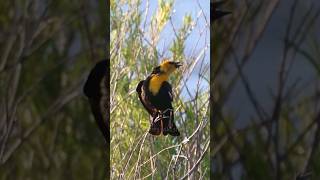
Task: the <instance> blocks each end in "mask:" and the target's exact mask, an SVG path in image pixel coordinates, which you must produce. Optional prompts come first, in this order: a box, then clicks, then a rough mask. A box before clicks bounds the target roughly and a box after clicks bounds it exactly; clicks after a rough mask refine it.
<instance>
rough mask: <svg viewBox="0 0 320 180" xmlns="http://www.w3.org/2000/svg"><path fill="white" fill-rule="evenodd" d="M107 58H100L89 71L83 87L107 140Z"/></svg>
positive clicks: (108, 136) (108, 135)
mask: <svg viewBox="0 0 320 180" xmlns="http://www.w3.org/2000/svg"><path fill="white" fill-rule="evenodd" d="M108 62H109V61H108V60H106V59H105V60H102V61H100V62H99V63H97V64H96V65H95V67H94V68H93V69H92V70H91V71H90V74H89V76H88V79H87V81H86V82H85V85H84V87H83V92H84V94H85V95H86V96H87V97H88V99H89V102H90V106H91V111H92V114H93V115H94V118H95V120H96V123H97V124H98V126H99V128H100V130H101V132H102V134H103V136H104V138H105V139H106V141H107V142H108V141H109V139H110V131H109V121H108V120H109V118H108V117H107V111H108V107H106V106H108V97H105V96H107V94H108V93H107V92H105V91H107V87H106V84H107V83H105V81H106V77H107V76H106V75H107V67H108ZM104 101H105V102H104Z"/></svg>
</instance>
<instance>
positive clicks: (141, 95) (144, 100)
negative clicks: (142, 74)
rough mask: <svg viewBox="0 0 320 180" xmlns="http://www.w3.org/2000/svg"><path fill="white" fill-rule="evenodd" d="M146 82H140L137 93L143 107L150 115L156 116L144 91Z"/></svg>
mask: <svg viewBox="0 0 320 180" xmlns="http://www.w3.org/2000/svg"><path fill="white" fill-rule="evenodd" d="M144 82H145V81H144V80H142V81H140V82H139V84H138V86H137V88H136V91H137V93H138V96H139V99H140V102H141V103H142V105H143V107H144V108H145V109H146V110H147V111H148V113H149V114H150V115H153V114H154V110H153V109H154V108H153V107H152V106H151V105H150V102H148V99H147V98H146V92H145V90H144V87H143V85H144Z"/></svg>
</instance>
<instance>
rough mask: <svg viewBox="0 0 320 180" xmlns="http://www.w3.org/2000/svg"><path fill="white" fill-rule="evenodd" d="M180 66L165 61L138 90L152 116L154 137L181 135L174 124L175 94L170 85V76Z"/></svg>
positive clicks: (151, 130) (141, 82)
mask: <svg viewBox="0 0 320 180" xmlns="http://www.w3.org/2000/svg"><path fill="white" fill-rule="evenodd" d="M180 66H181V63H180V62H173V61H169V60H165V61H163V62H162V63H161V64H160V66H157V67H155V68H154V69H153V71H152V73H151V74H150V75H149V76H148V77H147V79H146V80H143V81H140V82H139V84H138V86H137V88H136V91H137V93H138V96H139V99H140V101H141V103H142V104H143V106H144V108H145V109H146V110H147V111H148V112H149V114H150V115H151V118H152V120H151V126H150V130H149V133H150V134H152V135H160V134H161V132H162V134H163V135H167V134H170V135H172V136H179V135H180V133H179V131H178V129H177V127H176V125H175V123H174V111H173V107H172V104H171V102H172V100H173V93H172V87H171V85H170V84H169V83H168V79H169V76H170V74H171V73H173V72H174V71H175V70H176V69H177V68H179V67H180Z"/></svg>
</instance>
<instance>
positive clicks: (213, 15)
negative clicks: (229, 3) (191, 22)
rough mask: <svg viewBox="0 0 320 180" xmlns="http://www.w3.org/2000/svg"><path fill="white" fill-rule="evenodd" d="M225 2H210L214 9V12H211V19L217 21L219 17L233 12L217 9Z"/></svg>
mask: <svg viewBox="0 0 320 180" xmlns="http://www.w3.org/2000/svg"><path fill="white" fill-rule="evenodd" d="M224 3H225V1H218V2H211V3H210V6H211V9H213V13H211V19H212V20H213V21H216V20H217V19H219V18H221V17H223V16H225V15H228V14H230V13H231V12H228V11H221V10H218V9H217V8H219V7H220V6H221V5H222V4H224Z"/></svg>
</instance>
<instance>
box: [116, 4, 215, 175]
mask: <svg viewBox="0 0 320 180" xmlns="http://www.w3.org/2000/svg"><path fill="white" fill-rule="evenodd" d="M149 3H152V2H151V1H150V2H149V1H139V0H130V1H129V0H128V1H119V2H116V1H112V2H111V13H110V14H111V18H110V21H111V26H110V31H111V33H110V34H111V43H110V47H111V48H110V49H111V50H110V55H111V65H110V66H111V82H110V85H111V88H110V89H111V92H110V103H111V109H110V111H111V157H110V158H111V164H112V166H111V178H112V179H118V178H121V179H135V178H137V179H143V178H147V179H151V178H155V179H164V178H165V177H167V178H169V179H173V178H179V177H183V176H184V175H187V173H188V172H189V173H190V175H189V176H190V177H191V178H195V179H199V178H200V177H208V175H209V173H208V170H209V160H208V156H207V152H208V145H209V119H208V117H209V114H208V113H209V111H208V107H209V106H208V94H209V93H208V88H207V89H200V87H199V86H197V85H196V86H194V87H196V90H195V93H194V92H191V91H190V89H189V88H190V87H188V85H186V83H185V82H186V79H187V78H188V77H190V75H191V74H192V75H194V74H195V73H194V67H195V65H197V64H201V67H200V71H199V73H198V74H197V75H196V76H197V77H196V78H197V79H198V82H197V81H196V83H197V84H198V85H199V83H200V81H205V79H204V77H205V76H206V75H207V74H208V68H207V67H208V66H207V65H206V64H205V63H204V61H203V56H204V55H203V54H201V53H200V52H198V51H194V53H192V54H190V57H186V56H185V55H184V54H185V52H186V51H187V50H189V49H185V42H186V39H188V36H189V33H188V31H193V30H194V29H192V28H191V25H193V26H194V27H196V28H199V27H198V26H197V24H196V25H194V20H192V18H191V16H190V15H188V14H187V15H185V16H184V19H185V20H184V21H183V25H182V27H180V28H177V27H175V25H174V24H173V23H172V18H174V15H173V9H174V5H175V2H174V1H165V0H159V1H158V7H157V8H156V9H155V10H153V9H152V8H150V6H149ZM203 16H204V15H202V16H201V18H203ZM170 25H171V26H170ZM194 27H193V28H194ZM165 28H173V29H174V30H177V31H175V37H174V39H173V40H172V44H171V45H170V47H169V48H167V49H166V48H164V51H167V52H171V54H172V57H174V59H175V60H179V61H182V62H183V63H184V67H183V69H182V70H181V71H179V72H176V73H175V74H174V75H173V77H172V78H171V80H170V82H171V83H172V85H173V87H174V93H175V98H174V104H173V106H174V107H175V122H176V123H177V124H178V129H179V130H180V132H182V134H181V136H180V137H178V138H173V137H170V136H167V137H164V136H162V135H161V136H158V137H153V136H151V135H149V134H148V133H147V132H148V130H149V115H148V114H147V112H146V111H145V110H144V108H143V106H142V105H141V103H140V102H139V100H138V97H137V94H136V92H135V88H136V85H137V84H138V82H139V81H140V80H142V79H145V78H146V77H147V75H148V74H149V73H150V72H151V71H152V68H153V67H155V66H157V65H158V63H159V62H161V60H160V59H161V58H163V57H162V54H161V52H160V50H159V44H160V40H162V39H164V38H165V37H166V35H165V34H163V32H164V30H165ZM206 28H207V29H209V27H206ZM208 37H209V36H208ZM166 43H168V42H166ZM206 52H207V53H208V50H207V51H206ZM188 59H189V60H188ZM183 89H186V91H189V95H190V99H187V98H183V97H182V95H181V93H182V90H183ZM194 166H195V167H194ZM193 167H194V168H193Z"/></svg>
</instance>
